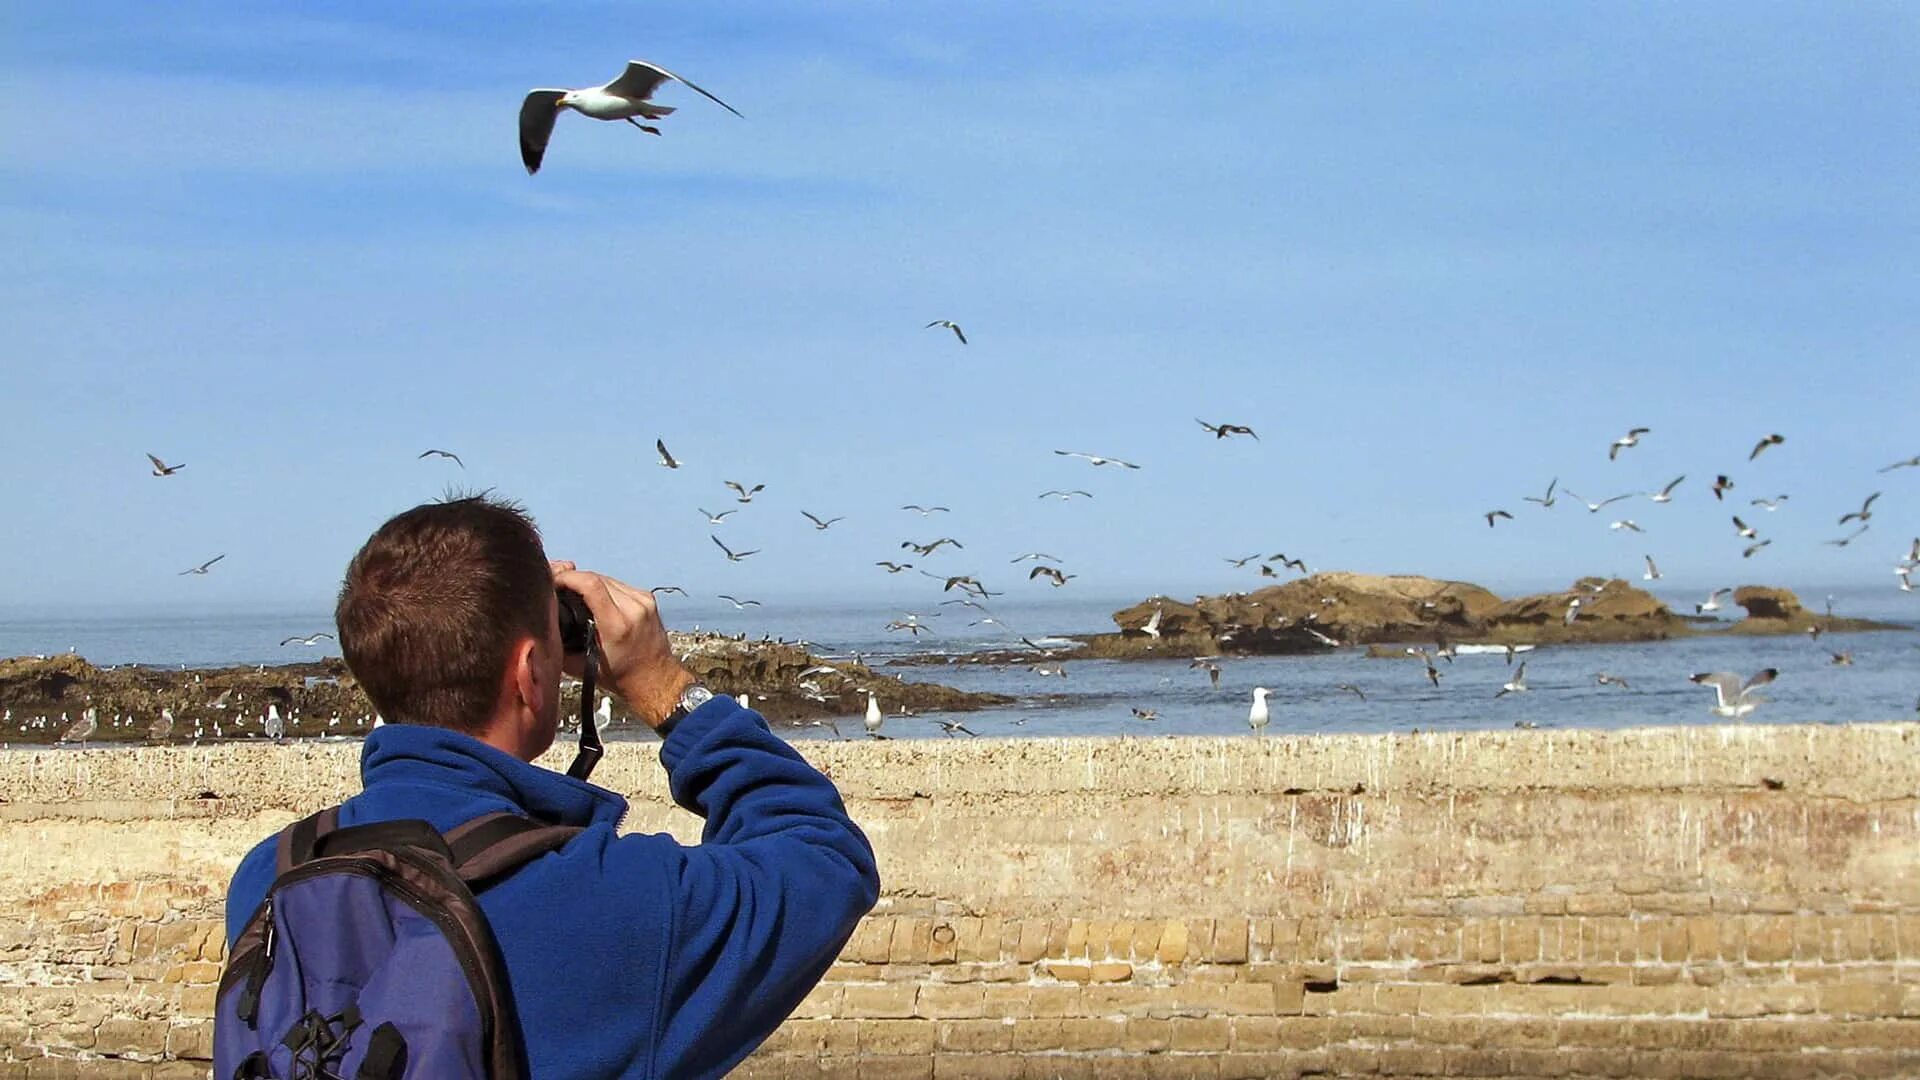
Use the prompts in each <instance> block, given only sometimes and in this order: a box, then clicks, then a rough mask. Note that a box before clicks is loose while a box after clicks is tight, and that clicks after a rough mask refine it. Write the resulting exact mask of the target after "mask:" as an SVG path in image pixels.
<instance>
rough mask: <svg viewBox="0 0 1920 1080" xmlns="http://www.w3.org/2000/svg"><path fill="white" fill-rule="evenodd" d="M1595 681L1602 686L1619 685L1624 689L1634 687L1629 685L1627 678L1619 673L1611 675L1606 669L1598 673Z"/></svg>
mask: <svg viewBox="0 0 1920 1080" xmlns="http://www.w3.org/2000/svg"><path fill="white" fill-rule="evenodd" d="M1593 681H1594V682H1595V683H1596V684H1597V685H1600V686H1617V687H1619V688H1620V689H1622V690H1631V689H1633V687H1631V686H1628V685H1627V680H1625V679H1623V678H1621V677H1620V676H1618V675H1610V674H1608V673H1607V672H1604V671H1602V672H1598V673H1596V674H1595V675H1594V677H1593Z"/></svg>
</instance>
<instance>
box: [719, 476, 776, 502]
mask: <svg viewBox="0 0 1920 1080" xmlns="http://www.w3.org/2000/svg"><path fill="white" fill-rule="evenodd" d="M722 482H723V483H725V484H726V485H727V486H728V487H730V488H732V489H733V491H734V494H736V495H738V496H740V497H739V498H738V499H736V500H735V501H736V502H743V503H750V502H752V501H753V497H754V496H755V495H758V494H760V493H761V492H763V491H765V490H767V485H765V484H755V485H753V486H752V487H745V486H742V485H740V484H736V483H734V482H733V481H732V480H726V481H722Z"/></svg>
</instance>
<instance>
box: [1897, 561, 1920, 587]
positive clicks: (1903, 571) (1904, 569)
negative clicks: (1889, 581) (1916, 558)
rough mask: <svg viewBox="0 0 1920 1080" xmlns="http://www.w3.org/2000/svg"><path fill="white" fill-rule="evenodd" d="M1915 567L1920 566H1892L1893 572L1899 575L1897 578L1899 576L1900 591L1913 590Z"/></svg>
mask: <svg viewBox="0 0 1920 1080" xmlns="http://www.w3.org/2000/svg"><path fill="white" fill-rule="evenodd" d="M1916 569H1920V567H1912V566H1900V567H1895V568H1894V571H1893V572H1894V573H1895V574H1897V575H1899V578H1900V591H1901V592H1912V591H1913V572H1914V570H1916Z"/></svg>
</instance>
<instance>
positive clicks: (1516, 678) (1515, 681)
mask: <svg viewBox="0 0 1920 1080" xmlns="http://www.w3.org/2000/svg"><path fill="white" fill-rule="evenodd" d="M1526 692H1527V662H1526V661H1525V660H1522V661H1520V666H1519V667H1518V668H1517V669H1515V670H1514V673H1513V678H1511V679H1508V680H1507V681H1506V683H1505V685H1503V686H1501V687H1500V692H1499V693H1497V694H1495V695H1493V700H1495V701H1499V700H1500V699H1501V698H1503V697H1506V696H1507V695H1508V694H1524V693H1526Z"/></svg>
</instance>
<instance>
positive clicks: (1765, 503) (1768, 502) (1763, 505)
mask: <svg viewBox="0 0 1920 1080" xmlns="http://www.w3.org/2000/svg"><path fill="white" fill-rule="evenodd" d="M1787 499H1788V496H1786V495H1775V496H1774V497H1773V498H1771V499H1753V500H1750V501H1749V502H1748V503H1747V505H1748V506H1757V507H1759V508H1760V509H1762V510H1766V511H1769V512H1771V511H1774V510H1778V509H1780V504H1781V503H1783V502H1786V501H1787Z"/></svg>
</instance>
